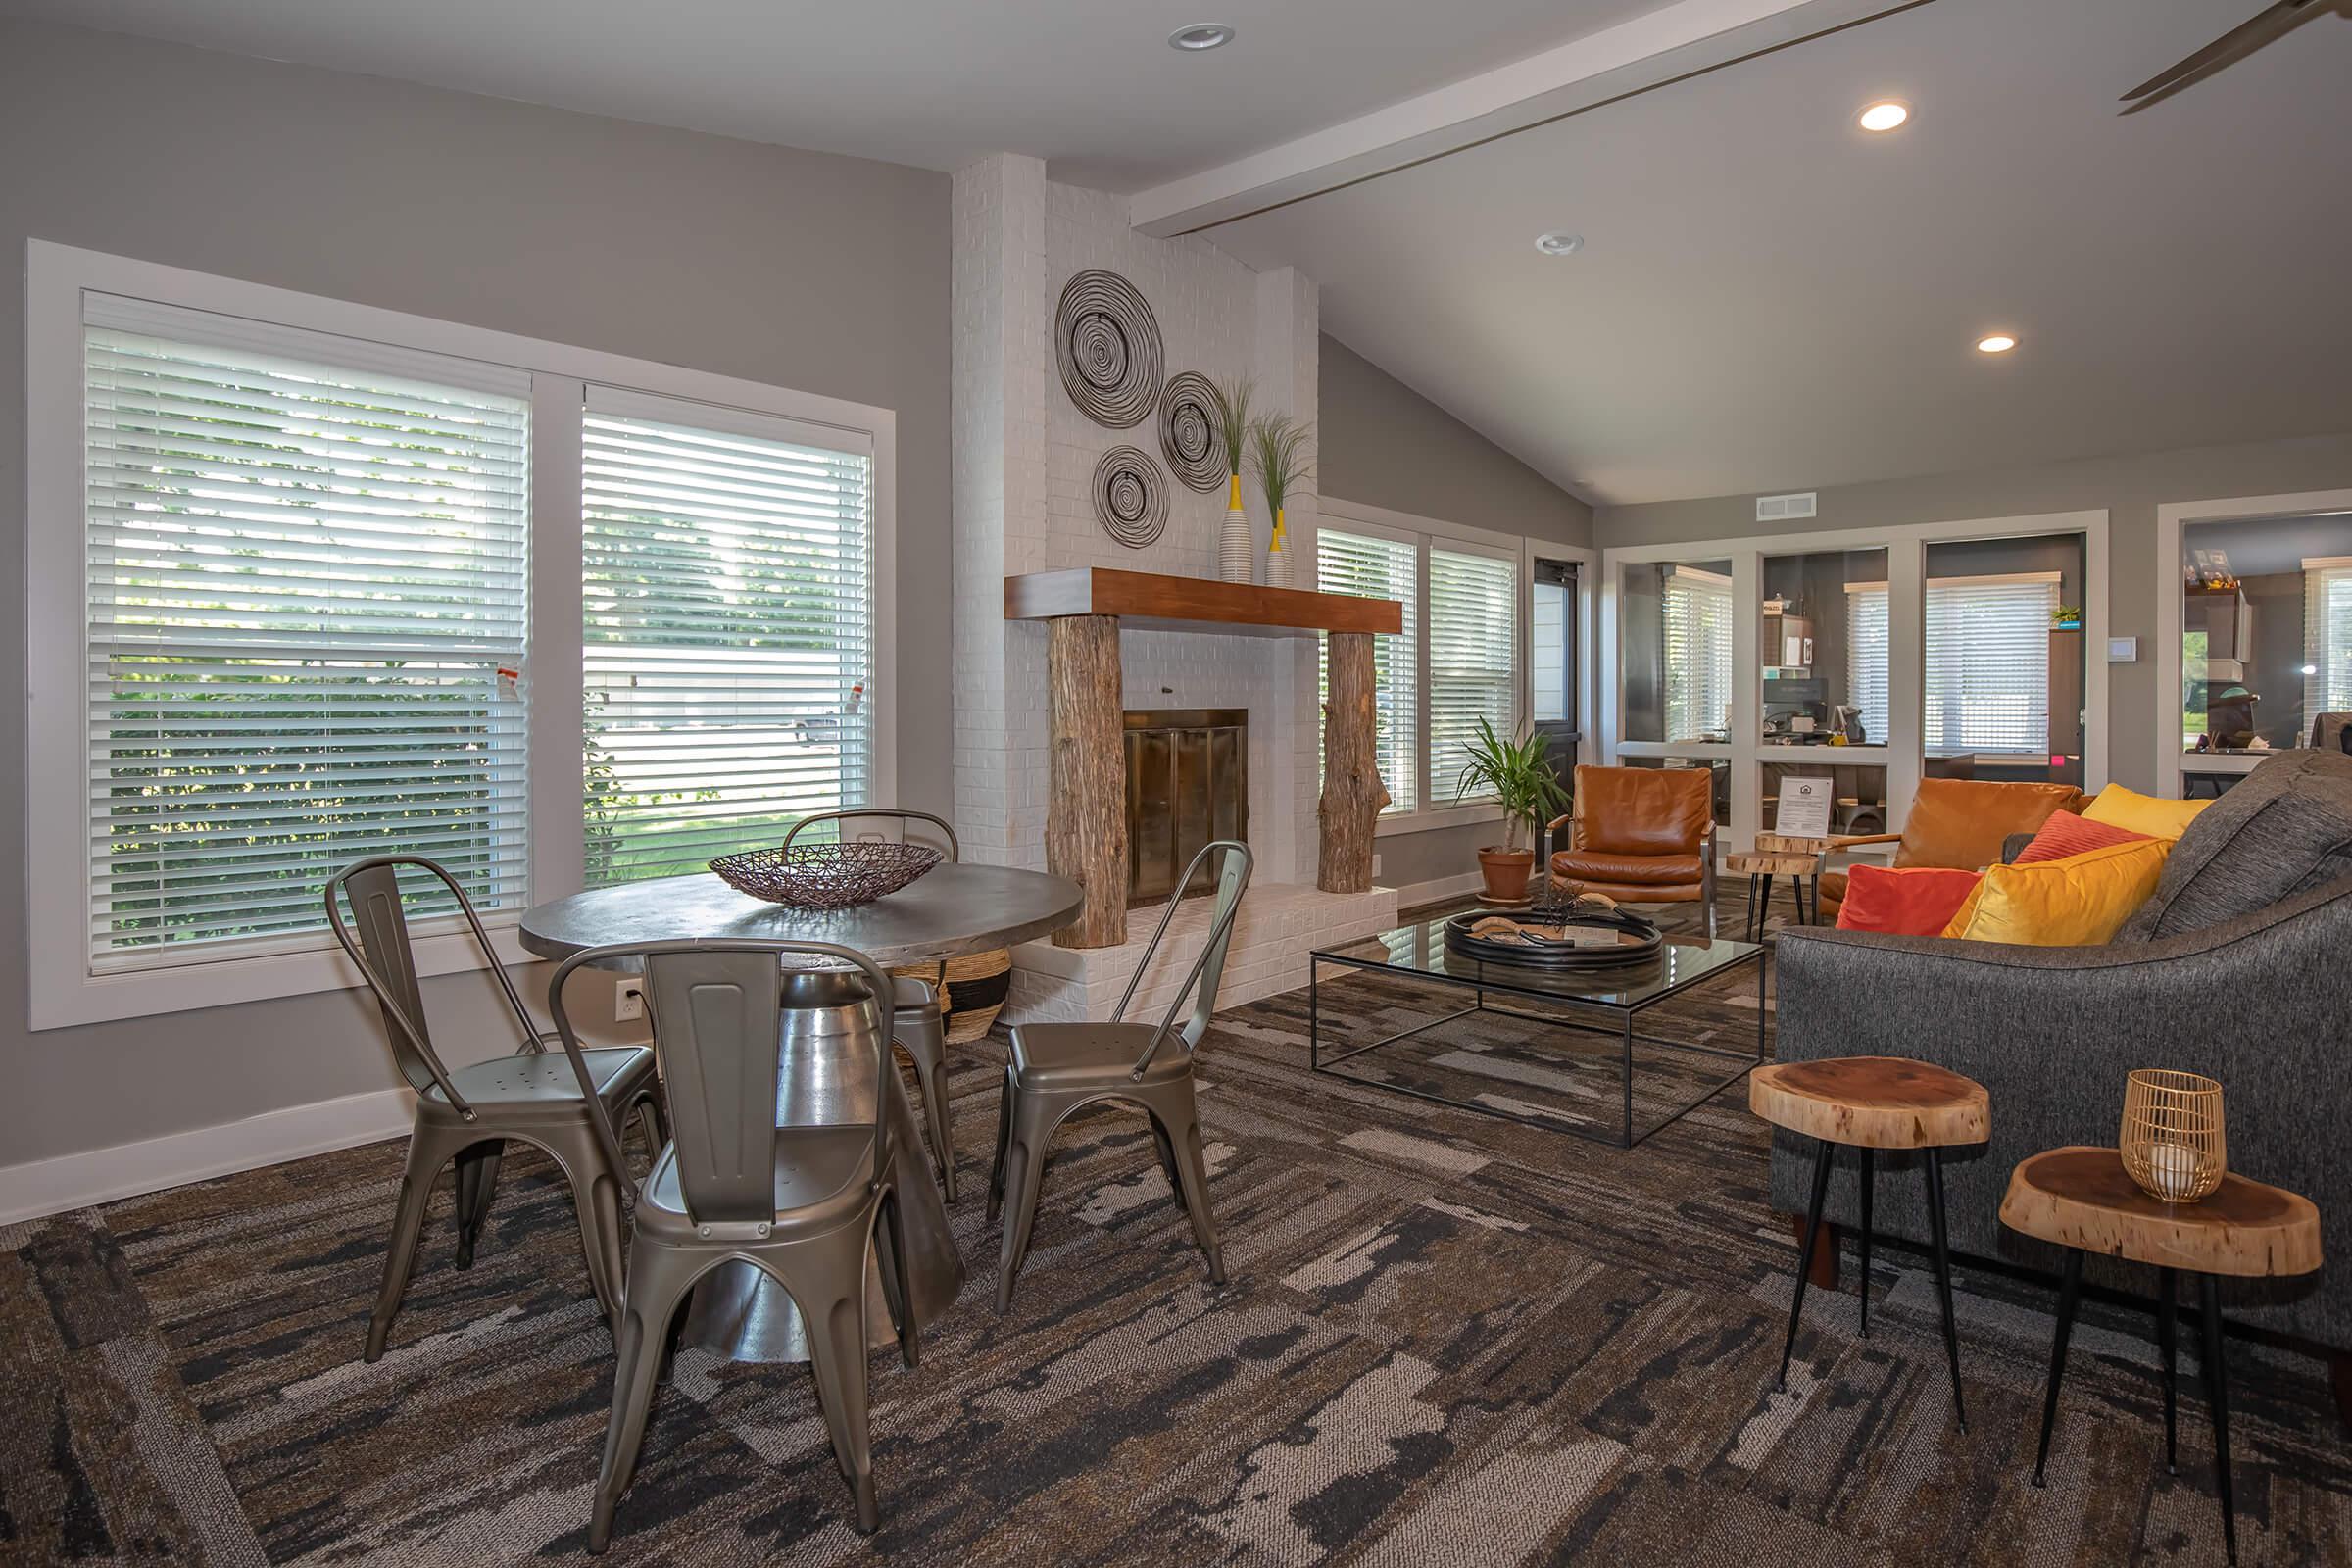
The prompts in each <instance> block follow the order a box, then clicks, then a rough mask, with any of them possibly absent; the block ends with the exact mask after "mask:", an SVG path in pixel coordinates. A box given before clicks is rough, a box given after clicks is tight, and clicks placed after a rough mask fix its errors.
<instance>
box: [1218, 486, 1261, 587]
mask: <svg viewBox="0 0 2352 1568" xmlns="http://www.w3.org/2000/svg"><path fill="white" fill-rule="evenodd" d="M1229 477H1230V478H1231V480H1232V484H1231V486H1230V488H1228V489H1227V490H1226V492H1225V526H1224V527H1223V528H1221V529H1219V530H1218V533H1217V576H1218V577H1219V578H1221V579H1222V580H1224V581H1226V582H1254V581H1255V580H1256V578H1257V572H1256V569H1255V568H1256V563H1255V562H1254V561H1253V560H1251V557H1252V556H1253V555H1255V553H1256V552H1254V551H1252V550H1251V549H1250V515H1249V514H1248V513H1246V512H1244V511H1243V510H1242V476H1241V475H1240V474H1238V473H1237V474H1232V475H1230V476H1229Z"/></svg>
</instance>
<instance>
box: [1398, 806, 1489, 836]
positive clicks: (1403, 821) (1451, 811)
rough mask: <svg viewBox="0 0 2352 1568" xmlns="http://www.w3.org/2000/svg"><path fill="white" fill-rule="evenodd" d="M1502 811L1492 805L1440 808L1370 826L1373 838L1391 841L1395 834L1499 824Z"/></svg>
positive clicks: (1399, 816) (1411, 813)
mask: <svg viewBox="0 0 2352 1568" xmlns="http://www.w3.org/2000/svg"><path fill="white" fill-rule="evenodd" d="M1501 820H1502V811H1501V809H1499V808H1497V807H1494V806H1443V807H1438V808H1436V809H1431V810H1425V811H1398V812H1397V813H1395V814H1394V815H1390V816H1383V817H1381V818H1380V819H1379V820H1378V821H1376V822H1374V823H1373V824H1372V836H1373V837H1374V838H1376V839H1386V838H1395V837H1396V836H1397V834H1399V833H1435V832H1437V831H1439V830H1440V829H1442V828H1449V827H1480V826H1484V825H1487V824H1490V823H1495V822H1500V821H1501Z"/></svg>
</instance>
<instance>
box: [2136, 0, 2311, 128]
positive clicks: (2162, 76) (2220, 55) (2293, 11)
mask: <svg viewBox="0 0 2352 1568" xmlns="http://www.w3.org/2000/svg"><path fill="white" fill-rule="evenodd" d="M2319 3H2320V0H2278V4H2276V5H2273V6H2269V7H2266V8H2265V9H2264V10H2263V11H2262V12H2261V13H2260V14H2259V15H2256V16H2253V17H2249V18H2248V19H2247V20H2245V21H2244V22H2241V23H2239V24H2238V25H2236V26H2234V27H2231V28H2230V29H2229V31H2228V32H2225V33H2223V34H2222V35H2221V36H2220V37H2219V38H2216V39H2214V40H2213V42H2211V43H2209V44H2207V45H2206V46H2205V47H2204V48H2202V49H2200V50H2198V51H2197V52H2196V53H2195V54H2193V55H2190V56H2189V57H2188V58H2187V59H2185V60H2183V61H2181V62H2180V64H2178V65H2175V66H2173V67H2171V68H2169V69H2168V70H2165V71H2161V72H2159V73H2156V74H2155V75H2153V76H2150V77H2149V78H2148V79H2147V80H2146V81H2143V82H2141V83H2140V84H2139V85H2138V86H2136V87H2134V88H2132V89H2131V91H2130V92H2128V93H2126V94H2124V96H2123V97H2122V98H2121V99H2120V100H2118V101H2119V102H2122V103H2127V104H2128V103H2130V102H2131V101H2132V100H2133V99H2135V98H2145V97H2146V96H2147V95H2148V94H2150V93H2152V92H2156V91H2159V90H2161V89H2163V88H2165V87H2169V86H2171V85H2172V84H2173V83H2174V82H2177V81H2180V80H2181V79H2182V78H2183V77H2187V76H2193V75H2195V74H2196V73H2198V72H2200V71H2203V70H2204V69H2205V68H2206V67H2208V66H2211V65H2214V64H2217V63H2218V62H2220V61H2223V60H2226V59H2228V58H2229V57H2230V56H2231V55H2234V54H2236V53H2238V52H2239V51H2240V50H2243V49H2249V48H2252V47H2253V46H2254V45H2255V44H2256V43H2258V42H2261V41H2264V40H2265V39H2266V38H2267V37H2268V36H2269V35H2270V34H2272V33H2274V32H2283V31H2285V30H2286V28H2288V27H2289V26H2292V25H2294V23H2295V21H2296V19H2297V18H2298V17H2300V16H2301V15H2302V13H2304V12H2305V11H2308V10H2310V9H2311V8H2312V7H2313V6H2315V5H2317V4H2319Z"/></svg>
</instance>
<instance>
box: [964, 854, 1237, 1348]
mask: <svg viewBox="0 0 2352 1568" xmlns="http://www.w3.org/2000/svg"><path fill="white" fill-rule="evenodd" d="M1219 852H1222V854H1223V858H1222V859H1221V860H1220V861H1219V862H1218V868H1217V894H1216V907H1215V912H1214V913H1213V914H1212V915H1211V916H1210V918H1209V925H1208V935H1207V938H1206V940H1205V941H1203V942H1202V943H1201V956H1199V957H1198V958H1196V959H1194V960H1193V967H1192V970H1191V972H1190V973H1188V974H1187V975H1186V976H1185V978H1184V983H1183V984H1182V985H1180V986H1178V987H1177V988H1176V994H1175V996H1174V997H1172V998H1170V999H1169V1001H1168V1010H1167V1012H1166V1013H1165V1014H1164V1015H1163V1016H1162V1017H1161V1018H1160V1020H1159V1024H1158V1027H1156V1028H1154V1027H1153V1026H1152V1025H1151V1024H1148V1023H1123V1022H1120V1021H1118V1020H1119V1019H1121V1018H1122V1017H1124V1016H1125V1014H1126V1011H1127V1005H1128V1003H1130V1002H1131V1001H1133V1000H1134V998H1135V992H1136V988H1137V987H1138V986H1139V985H1141V984H1142V983H1143V978H1144V975H1145V974H1146V973H1147V972H1148V971H1149V970H1150V969H1151V967H1152V959H1153V958H1154V957H1156V956H1158V954H1159V944H1160V940H1161V939H1162V938H1163V937H1165V936H1166V935H1167V934H1168V925H1169V923H1170V922H1171V921H1173V920H1174V919H1175V918H1176V910H1177V907H1178V906H1179V905H1181V904H1182V902H1183V900H1184V890H1185V889H1186V888H1188V887H1190V886H1192V882H1193V877H1194V875H1195V873H1197V872H1198V871H1199V870H1200V869H1201V861H1203V860H1205V859H1207V858H1208V857H1209V856H1210V855H1212V854H1216V853H1219ZM1253 863H1254V861H1253V858H1252V857H1251V855H1250V847H1249V846H1248V845H1246V844H1238V843H1235V842H1234V841H1232V840H1230V839H1220V840H1217V841H1216V842H1214V843H1211V844H1204V845H1202V846H1201V852H1200V853H1199V854H1198V855H1195V856H1194V857H1193V861H1192V864H1190V865H1188V866H1186V867H1185V869H1184V875H1182V876H1180V877H1178V878H1177V879H1176V893H1175V895H1174V896H1173V897H1171V898H1170V899H1169V900H1168V907H1167V912H1166V913H1164V914H1162V915H1161V916H1160V917H1159V926H1158V928H1157V929H1156V930H1154V931H1153V932H1152V941H1151V942H1150V944H1149V945H1148V946H1146V948H1145V949H1144V956H1143V957H1142V958H1141V959H1140V960H1138V962H1137V963H1136V966H1135V973H1134V974H1133V975H1132V976H1130V977H1129V979H1128V981H1127V989H1126V991H1125V993H1123V994H1122V995H1121V996H1120V998H1119V1005H1118V1006H1117V1007H1116V1008H1115V1009H1113V1011H1112V1013H1111V1021H1109V1022H1105V1023H1024V1024H1015V1025H1014V1026H1013V1028H1012V1058H1011V1060H1010V1061H1009V1062H1007V1063H1006V1064H1005V1097H1004V1099H1003V1101H1002V1102H1001V1103H1000V1104H999V1106H998V1110H997V1162H996V1168H995V1170H994V1171H993V1172H992V1173H991V1175H990V1177H989V1184H988V1217H989V1218H990V1219H992V1220H993V1219H995V1218H997V1217H998V1214H999V1212H1000V1211H1001V1210H1003V1209H1004V1208H1005V1204H1006V1203H1007V1202H1009V1203H1010V1204H1011V1209H1010V1212H1008V1213H1005V1239H1004V1251H1003V1260H1002V1263H1001V1266H1000V1267H999V1269H998V1273H997V1310H998V1311H1000V1312H1002V1311H1004V1310H1005V1308H1006V1307H1007V1306H1009V1305H1010V1304H1011V1303H1012V1281H1013V1276H1014V1275H1016V1274H1018V1273H1019V1272H1020V1268H1021V1260H1022V1258H1023V1257H1024V1256H1025V1255H1026V1254H1027V1253H1028V1250H1029V1232H1030V1228H1031V1226H1032V1225H1034V1224H1035V1223H1036V1220H1037V1195H1038V1190H1039V1187H1040V1186H1041V1184H1042V1182H1043V1180H1044V1176H1045V1159H1046V1146H1047V1144H1048V1143H1050V1142H1051V1141H1052V1140H1053V1137H1054V1130H1055V1129H1056V1128H1058V1127H1060V1125H1061V1124H1062V1122H1064V1121H1065V1120H1067V1119H1068V1118H1069V1116H1070V1114H1071V1113H1072V1112H1073V1111H1076V1110H1079V1109H1081V1108H1083V1107H1084V1106H1087V1105H1091V1104H1093V1103H1096V1102H1097V1101H1101V1100H1125V1101H1130V1102H1132V1103H1135V1104H1138V1105H1140V1106H1142V1107H1143V1110H1144V1113H1145V1115H1146V1116H1148V1117H1149V1118H1150V1119H1151V1122H1152V1140H1153V1141H1154V1142H1155V1143H1157V1144H1158V1146H1159V1162H1160V1164H1161V1166H1162V1167H1163V1168H1164V1169H1165V1170H1166V1171H1167V1173H1168V1186H1169V1188H1170V1190H1171V1191H1172V1192H1173V1193H1175V1194H1177V1195H1180V1197H1181V1201H1182V1202H1183V1204H1184V1207H1185V1209H1186V1211H1187V1212H1188V1213H1190V1214H1191V1216H1192V1221H1193V1236H1194V1238H1195V1239H1196V1240H1198V1241H1199V1242H1200V1244H1201V1250H1202V1251H1204V1252H1206V1253H1207V1254H1208V1277H1209V1279H1210V1281H1211V1282H1212V1283H1214V1284H1218V1285H1222V1284H1224V1283H1225V1261H1224V1257H1223V1255H1222V1253H1220V1252H1219V1250H1218V1248H1217V1230H1216V1222H1215V1221H1214V1220H1213V1219H1211V1218H1210V1217H1209V1212H1208V1167H1207V1164H1206V1162H1205V1161H1204V1160H1203V1158H1202V1157H1201V1120H1200V1115H1199V1113H1198V1110H1197V1108H1196V1105H1195V1103H1194V1095H1193V1054H1194V1052H1195V1050H1196V1049H1197V1048H1198V1047H1199V1046H1200V1044H1201V1036H1202V1035H1203V1034H1205V1033H1206V1032H1207V1030H1208V1021H1209V1018H1210V1017H1211V1015H1213V1014H1214V1013H1215V1012H1216V1010H1217V981H1218V979H1219V977H1220V976H1221V975H1222V974H1223V973H1224V970H1225V949H1226V945H1227V944H1228V943H1229V942H1230V941H1231V939H1232V937H1233V921H1234V915H1235V913H1236V911H1237V910H1238V909H1239V908H1240V907H1241V903H1242V892H1243V890H1244V889H1246V888H1247V887H1249V885H1250V867H1251V865H1252V864H1253ZM1196 988H1197V989H1196ZM1187 997H1192V998H1193V999H1194V1001H1193V1014H1192V1017H1191V1018H1190V1019H1188V1020H1187V1021H1186V1023H1185V1025H1184V1027H1183V1028H1181V1029H1178V1028H1176V1027H1175V1024H1176V1015H1177V1014H1178V1013H1179V1012H1181V1011H1182V1010H1183V1009H1184V1004H1185V999H1186V998H1187ZM1171 1035H1172V1036H1173V1038H1174V1042H1175V1043H1174V1044H1173V1045H1171V1044H1170V1037H1171Z"/></svg>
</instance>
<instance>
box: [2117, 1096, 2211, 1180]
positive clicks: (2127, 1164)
mask: <svg viewBox="0 0 2352 1568" xmlns="http://www.w3.org/2000/svg"><path fill="white" fill-rule="evenodd" d="M2116 1146H2117V1148H2119V1149H2120V1150H2121V1151H2122V1152H2123V1156H2124V1169H2125V1170H2127V1171H2129V1172H2130V1173H2131V1179H2132V1180H2133V1181H2135V1182H2137V1183H2138V1184H2139V1185H2140V1187H2141V1188H2142V1189H2143V1190H2145V1191H2146V1192H2147V1193H2148V1195H2149V1196H2150V1197H2153V1198H2160V1199H2162V1200H2163V1201H2166V1202H2168V1203H2193V1202H2195V1201H2197V1200H2198V1199H2200V1198H2203V1197H2204V1196H2205V1195H2206V1194H2208V1193H2210V1192H2212V1191H2213V1190H2214V1189H2215V1188H2217V1187H2219V1186H2221V1185H2222V1176H2223V1174H2224V1173H2225V1172H2227V1171H2228V1170H2229V1145H2228V1141H2227V1139H2226V1138H2225V1137H2224V1135H2223V1124H2222V1086H2221V1085H2220V1084H2217V1083H2215V1082H2214V1081H2213V1080H2212V1079H2210V1078H2205V1077H2200V1076H2199V1075H2197V1074H2196V1073H2193V1072H2171V1071H2167V1070H2166V1069H2164V1068H2161V1067H2142V1068H2140V1069H2139V1070H2138V1071H2136V1072H2134V1073H2132V1074H2131V1077H2129V1078H2127V1079H2126V1080H2125V1081H2124V1124H2123V1130H2122V1132H2121V1133H2120V1134H2118V1136H2117V1138H2116Z"/></svg>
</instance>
